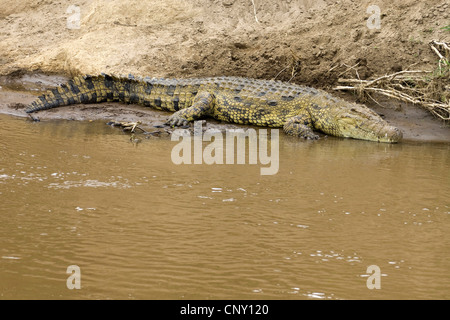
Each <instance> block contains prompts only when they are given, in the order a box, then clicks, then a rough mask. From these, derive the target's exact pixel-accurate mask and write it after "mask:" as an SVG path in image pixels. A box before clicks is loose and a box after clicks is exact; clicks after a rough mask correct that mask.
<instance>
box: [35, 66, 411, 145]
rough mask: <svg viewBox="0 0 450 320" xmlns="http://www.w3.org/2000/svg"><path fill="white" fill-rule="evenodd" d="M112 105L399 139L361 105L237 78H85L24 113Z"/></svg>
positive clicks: (310, 135) (173, 119)
mask: <svg viewBox="0 0 450 320" xmlns="http://www.w3.org/2000/svg"><path fill="white" fill-rule="evenodd" d="M113 101H120V102H124V103H136V104H140V105H143V106H147V107H153V108H156V109H159V110H165V111H171V112H174V114H173V115H172V116H170V117H169V119H168V121H167V124H169V125H172V126H180V125H186V124H187V123H188V122H190V121H194V120H197V119H200V118H203V117H207V116H210V117H213V118H215V119H217V120H222V121H226V122H231V123H239V124H252V125H257V126H267V127H282V128H283V129H284V131H285V133H286V134H289V135H293V136H298V137H303V138H307V139H318V135H317V134H315V133H314V130H317V131H321V132H323V133H325V134H329V135H333V136H337V137H346V138H354V139H362V140H370V141H378V142H388V143H396V142H398V141H400V140H401V139H402V133H401V132H400V131H399V130H398V129H397V128H395V127H392V126H390V125H388V124H387V123H386V122H385V121H384V120H383V119H382V118H381V117H380V116H379V115H377V114H376V113H375V112H373V111H372V110H370V109H369V108H367V107H365V106H363V105H358V104H354V103H349V102H346V101H344V100H342V99H339V98H336V97H333V96H331V95H329V94H328V93H326V92H325V91H322V90H317V89H313V88H309V87H305V86H298V85H294V84H290V83H285V82H280V81H269V80H255V79H247V78H237V77H218V78H201V79H154V78H153V79H150V78H145V79H135V78H134V77H133V76H131V75H130V76H129V77H116V76H110V75H105V74H101V75H98V76H89V75H88V76H84V77H76V78H74V79H73V80H70V81H69V82H68V83H67V84H65V85H61V86H60V87H58V88H56V89H52V90H50V91H49V93H48V94H46V95H43V96H40V97H39V98H38V99H37V100H36V101H34V102H33V103H32V104H31V105H30V106H29V107H28V108H27V110H26V112H27V113H32V112H35V111H39V110H44V109H50V108H55V107H59V106H64V105H70V104H77V103H100V102H113Z"/></svg>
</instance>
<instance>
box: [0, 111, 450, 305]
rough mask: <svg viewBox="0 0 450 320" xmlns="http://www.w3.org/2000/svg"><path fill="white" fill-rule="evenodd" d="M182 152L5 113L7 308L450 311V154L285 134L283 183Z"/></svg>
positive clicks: (1, 192) (1, 193)
mask: <svg viewBox="0 0 450 320" xmlns="http://www.w3.org/2000/svg"><path fill="white" fill-rule="evenodd" d="M175 145H176V142H174V141H171V139H170V138H169V137H166V136H163V137H151V138H150V139H143V138H142V139H141V141H140V143H133V142H131V141H130V139H129V135H127V134H124V133H123V132H122V131H120V130H119V129H117V128H111V127H109V126H107V125H105V123H104V122H103V121H94V122H86V121H64V120H58V121H54V120H53V121H42V122H37V123H33V122H31V121H27V120H25V119H24V118H18V117H12V116H8V115H0V221H1V223H0V299H16V298H18V299H29V298H30V299H84V298H87V299H109V298H111V299H449V298H450V280H449V272H450V259H449V252H450V236H449V230H450V198H449V193H450V144H448V143H413V142H405V143H401V144H396V145H387V144H378V143H372V142H364V141H356V140H343V139H335V138H328V139H322V140H319V141H315V142H308V141H299V140H297V139H294V138H291V137H287V136H285V135H283V134H280V137H279V170H278V172H277V173H276V174H273V175H261V174H260V169H261V167H262V165H259V164H248V163H247V164H239V165H238V164H234V165H231V164H230V165H226V164H224V165H218V164H212V165H207V164H191V165H188V164H180V165H176V164H174V163H173V161H172V159H171V150H172V149H173V147H174V146H175ZM71 266H76V267H78V269H77V271H75V272H74V273H72V271H71V270H72V269H70V268H69V267H71ZM369 266H376V267H377V268H378V269H377V270H378V271H379V272H373V273H372V272H371V271H368V267H369ZM68 268H69V270H68ZM68 271H69V272H68ZM74 274H76V275H77V276H78V277H77V278H71V282H70V283H72V284H76V283H78V284H80V289H77V288H76V287H75V288H74V289H69V287H70V285H69V281H68V279H69V278H70V277H72V276H73V275H74ZM375 276H376V277H375ZM72 280H73V281H72ZM375 283H377V284H378V287H379V288H373V286H372V289H371V288H369V287H370V285H369V284H375Z"/></svg>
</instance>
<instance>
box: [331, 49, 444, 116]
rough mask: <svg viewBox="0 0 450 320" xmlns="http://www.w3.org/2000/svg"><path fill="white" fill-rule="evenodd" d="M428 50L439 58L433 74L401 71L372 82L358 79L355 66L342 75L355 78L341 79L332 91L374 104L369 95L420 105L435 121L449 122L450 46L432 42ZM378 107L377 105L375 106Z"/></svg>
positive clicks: (419, 71) (421, 71) (429, 72)
mask: <svg viewBox="0 0 450 320" xmlns="http://www.w3.org/2000/svg"><path fill="white" fill-rule="evenodd" d="M430 48H431V50H433V52H434V53H436V55H437V56H438V57H439V62H438V65H437V67H436V69H435V70H433V71H426V70H404V71H400V72H396V73H393V74H389V75H385V76H382V77H379V78H376V79H372V80H361V79H359V75H358V72H357V71H356V69H355V66H351V67H348V68H347V70H345V71H344V72H342V73H341V75H342V74H345V73H348V72H349V71H352V70H353V71H355V72H356V77H357V79H355V78H353V79H352V78H345V79H344V78H340V79H339V80H338V82H339V83H340V84H342V85H339V86H337V87H335V88H334V90H351V91H355V92H357V93H358V95H359V96H360V97H361V98H370V99H372V100H373V101H375V102H377V101H376V100H375V99H374V98H373V97H372V94H374V93H376V94H381V95H384V96H387V97H390V98H394V99H397V100H400V101H404V102H409V103H413V104H415V105H419V106H421V107H423V108H425V109H427V110H428V111H430V112H431V113H432V114H433V115H435V116H436V117H438V118H440V119H442V120H445V121H450V46H449V44H448V43H446V42H438V41H431V42H430ZM377 103H378V102H377Z"/></svg>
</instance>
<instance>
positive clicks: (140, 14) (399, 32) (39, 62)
mask: <svg viewBox="0 0 450 320" xmlns="http://www.w3.org/2000/svg"><path fill="white" fill-rule="evenodd" d="M253 2H254V4H255V6H253V4H252V1H251V0H241V1H239V0H189V1H187V0H186V1H183V0H165V1H159V0H147V1H138V0H78V1H76V2H73V1H69V0H67V1H66V0H60V1H50V0H17V1H13V2H11V1H6V0H0V76H2V77H1V79H0V87H1V88H0V112H6V113H17V114H19V113H20V114H23V113H22V112H21V110H20V109H19V110H15V109H17V108H18V107H20V105H17V104H16V103H28V102H30V101H31V100H32V99H33V97H34V96H33V93H34V92H40V91H41V90H42V89H44V88H48V87H51V86H53V85H55V84H56V83H57V82H62V80H63V79H64V77H70V76H73V75H75V74H85V73H91V74H95V73H99V72H110V73H117V74H128V73H133V74H135V75H138V76H154V77H193V76H218V75H234V76H246V77H254V78H263V79H272V78H277V79H280V80H284V81H291V82H294V83H298V84H305V85H310V86H315V87H320V88H323V89H326V90H330V91H331V88H332V86H333V85H335V84H336V81H337V79H338V77H339V76H340V75H342V73H343V72H344V71H345V70H348V68H349V67H350V66H355V65H356V67H355V68H354V70H355V72H358V75H359V76H360V77H361V78H362V79H364V78H367V77H370V76H374V75H383V74H386V73H390V72H393V71H399V70H403V69H406V68H408V67H410V66H411V65H414V68H417V69H425V70H433V69H434V68H436V57H435V55H434V53H433V52H432V51H431V50H430V48H429V46H428V42H429V41H430V40H432V39H435V40H444V41H449V38H450V32H449V31H446V30H444V29H442V27H444V26H446V25H448V21H449V16H450V4H449V2H448V1H442V0H427V1H426V2H425V1H417V0H396V1H392V0H377V1H376V5H378V7H379V8H380V10H381V11H380V13H381V21H380V28H379V29H371V28H369V27H368V23H369V24H370V23H371V22H373V20H371V14H372V13H371V12H369V13H367V9H368V7H369V6H370V5H373V4H374V1H372V0H363V1H353V0H333V1H332V0H316V1H314V0H275V1H262V0H254V1H253ZM77 12H79V17H80V24H79V28H78V26H77V24H76V18H77ZM74 19H75V20H74ZM352 70H353V69H352ZM41 74H49V75H52V77H49V78H48V79H47V78H45V76H41ZM55 75H57V77H55ZM36 77H38V81H40V82H38V84H39V86H38V87H35V86H36ZM27 82H31V83H32V84H33V85H32V89H33V90H31V91H30V90H29V89H30V87H29V86H28V85H27ZM22 84H23V85H22ZM33 86H34V87H33ZM10 89H15V90H16V91H17V89H19V90H24V89H26V90H27V91H26V93H25V92H15V91H14V92H13V91H10ZM347 97H348V96H347ZM348 98H349V99H351V97H348ZM385 105H386V106H387V108H386V109H382V110H377V112H379V113H382V114H385V117H386V119H387V120H388V121H391V122H392V123H393V124H396V125H397V124H398V125H399V126H400V127H403V129H404V131H405V135H406V136H407V137H408V136H409V137H416V138H417V139H424V140H439V141H442V140H444V141H450V137H449V135H450V134H449V131H450V129H449V128H448V127H445V126H444V125H443V124H442V122H440V121H438V120H436V119H433V118H432V117H431V116H429V115H428V114H427V113H426V112H422V110H419V109H417V108H415V107H411V106H405V105H402V106H401V108H398V103H396V102H395V103H394V102H392V101H387V102H386V103H385ZM371 106H373V107H374V108H375V109H377V108H378V107H377V106H376V105H371ZM86 108H87V109H86ZM86 108H85V107H82V108H73V107H68V108H64V111H63V112H62V111H61V110H62V109H57V110H55V111H47V112H45V113H44V112H43V113H40V114H39V116H40V117H41V118H42V119H44V118H47V117H49V118H51V117H52V116H51V114H59V116H60V117H67V118H73V119H82V118H84V117H85V115H86V117H88V118H94V117H100V115H102V113H103V112H108V111H107V110H108V108H110V109H111V112H112V114H103V116H105V117H109V116H118V115H120V116H123V117H125V118H126V117H128V116H125V115H124V114H129V112H130V114H134V115H135V117H140V118H143V117H144V116H143V115H141V116H139V114H140V113H139V112H148V110H145V109H143V108H140V109H139V107H132V108H127V107H125V106H123V105H118V104H114V105H101V106H100V105H99V106H89V107H86ZM133 108H134V109H133ZM136 108H138V109H136ZM82 109H85V110H84V111H83V112H84V113H85V115H81V114H80V111H79V110H82ZM69 110H72V111H73V114H71V113H70V112H69ZM126 110H128V111H126ZM143 110H144V111H143ZM122 113H124V114H122ZM159 116H161V115H157V114H156V113H152V117H154V118H152V119H156V120H158V119H159V118H158V117H159ZM166 116H167V115H164V117H166ZM130 117H131V118H132V116H131V115H130ZM131 118H130V119H131ZM158 121H159V120H158Z"/></svg>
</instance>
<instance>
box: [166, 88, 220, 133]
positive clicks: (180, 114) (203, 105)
mask: <svg viewBox="0 0 450 320" xmlns="http://www.w3.org/2000/svg"><path fill="white" fill-rule="evenodd" d="M213 106H214V96H213V95H212V94H211V93H209V92H207V91H203V92H199V93H197V95H196V96H195V98H194V102H193V104H192V106H190V107H189V108H186V109H181V110H178V111H177V112H175V113H174V114H172V115H171V116H170V117H169V119H167V121H166V124H167V125H170V126H171V127H173V126H185V125H187V124H188V122H190V121H195V120H197V119H200V118H202V117H204V116H205V115H207V114H210V111H211V110H212V108H213Z"/></svg>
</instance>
